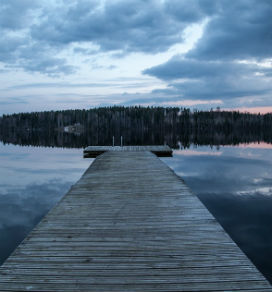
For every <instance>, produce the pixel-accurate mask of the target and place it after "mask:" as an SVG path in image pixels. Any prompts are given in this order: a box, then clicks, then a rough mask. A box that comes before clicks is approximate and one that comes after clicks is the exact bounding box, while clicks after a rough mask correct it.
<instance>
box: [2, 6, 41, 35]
mask: <svg viewBox="0 0 272 292" xmlns="http://www.w3.org/2000/svg"><path fill="white" fill-rule="evenodd" d="M40 3H41V1H32V0H8V1H6V0H0V28H1V29H5V30H18V29H25V28H26V26H27V25H30V24H31V16H32V12H33V10H35V9H38V8H39V7H40Z"/></svg>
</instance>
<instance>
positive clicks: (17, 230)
mask: <svg viewBox="0 0 272 292" xmlns="http://www.w3.org/2000/svg"><path fill="white" fill-rule="evenodd" d="M250 146H251V147H249V148H246V147H230V146H228V147H220V149H217V147H213V148H211V147H209V146H202V147H197V148H196V147H195V146H191V147H190V148H189V149H186V150H176V151H175V152H174V156H173V158H162V160H163V161H165V162H166V163H167V164H168V165H169V166H170V167H171V168H173V169H174V170H175V172H176V173H177V174H178V175H180V176H182V177H183V179H184V180H185V182H186V183H187V184H188V185H189V187H190V188H191V189H192V190H193V191H194V193H195V194H197V195H198V196H199V198H200V199H201V200H202V202H203V203H204V204H205V205H206V206H207V207H208V209H209V210H210V211H211V212H212V213H213V214H214V216H215V217H216V218H217V219H218V221H219V222H220V223H221V224H222V225H223V227H224V228H225V230H226V231H227V232H228V233H229V234H230V235H231V237H232V238H233V239H234V240H235V241H236V243H237V244H238V245H239V246H240V247H241V248H242V250H243V251H244V252H245V253H246V254H247V255H248V257H249V258H250V259H251V260H252V261H253V262H254V263H255V265H256V266H257V267H258V268H259V269H260V270H261V271H262V272H263V273H264V274H265V276H266V277H267V278H268V279H269V280H270V281H271V282H272V263H271V261H270V259H271V258H272V225H271V222H272V212H271V209H272V177H271V167H272V152H271V150H270V149H265V148H266V146H267V145H262V146H263V147H262V148H253V145H250ZM0 157H1V166H0V263H1V262H3V260H4V259H5V258H6V257H7V256H8V255H9V254H10V252H11V251H12V250H13V249H14V248H15V247H16V246H17V245H18V244H19V242H20V241H21V240H22V239H23V238H24V237H25V235H26V234H27V233H28V232H29V231H30V230H31V229H32V228H33V227H34V226H35V225H36V224H37V222H38V221H39V220H40V218H41V217H43V216H44V215H45V214H46V212H47V211H48V210H49V209H50V208H51V207H52V206H53V205H54V204H55V203H56V202H57V201H58V200H59V199H60V198H61V197H62V196H63V195H64V194H65V193H66V192H67V190H68V189H69V187H70V186H71V184H73V183H74V182H75V181H77V180H78V179H79V178H80V176H81V175H82V174H83V172H84V170H85V169H86V168H87V167H88V166H89V164H90V162H91V160H89V159H86V160H83V159H82V149H59V148H39V147H19V146H12V145H6V146H4V145H1V144H0Z"/></svg>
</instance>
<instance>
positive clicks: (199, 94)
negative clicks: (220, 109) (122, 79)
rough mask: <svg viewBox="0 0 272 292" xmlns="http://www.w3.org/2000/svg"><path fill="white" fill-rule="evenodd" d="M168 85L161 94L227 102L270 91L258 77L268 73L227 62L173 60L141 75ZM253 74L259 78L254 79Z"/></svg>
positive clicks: (269, 71) (248, 65)
mask: <svg viewBox="0 0 272 292" xmlns="http://www.w3.org/2000/svg"><path fill="white" fill-rule="evenodd" d="M143 73H144V74H148V75H151V76H154V77H157V78H160V79H162V80H165V81H168V82H169V85H168V86H169V88H168V89H166V90H161V93H163V92H165V93H168V94H172V95H177V94H180V95H181V96H183V97H186V98H192V99H231V98H241V97H244V96H250V95H257V94H258V95H263V94H265V93H267V92H270V91H271V86H270V82H268V81H265V80H263V76H262V75H267V76H268V75H269V74H271V73H272V69H268V68H264V67H260V66H257V65H253V64H245V63H236V62H230V61H202V60H195V59H186V58H182V57H180V56H176V57H174V58H172V59H170V60H169V61H168V62H166V63H164V64H161V65H158V66H155V67H152V68H150V69H147V70H145V71H144V72H143ZM256 73H259V74H262V75H261V76H256Z"/></svg>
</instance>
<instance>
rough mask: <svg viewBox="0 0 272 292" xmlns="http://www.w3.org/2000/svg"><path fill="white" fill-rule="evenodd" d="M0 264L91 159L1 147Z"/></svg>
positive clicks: (73, 153)
mask: <svg viewBox="0 0 272 292" xmlns="http://www.w3.org/2000/svg"><path fill="white" fill-rule="evenodd" d="M0 158H1V165H0V264H1V263H2V262H3V261H4V260H5V259H6V258H7V257H8V256H9V254H10V253H11V252H12V251H13V250H14V248H15V247H16V246H17V245H18V244H19V243H20V242H21V241H22V240H23V239H24V238H25V236H26V235H27V234H28V233H29V231H30V230H32V229H33V227H34V226H35V225H36V224H37V223H38V222H39V221H40V220H41V218H42V217H43V216H44V215H45V214H46V213H47V212H48V211H49V210H50V209H51V208H52V207H53V206H54V205H55V204H56V203H57V202H58V201H59V200H60V198H61V197H62V196H63V195H64V194H65V193H66V192H67V191H68V189H69V188H70V186H71V185H72V184H73V183H75V182H76V181H77V180H78V179H79V178H80V176H81V175H82V174H83V172H84V170H85V169H86V168H87V167H88V166H89V164H90V162H91V161H92V160H90V159H89V160H83V158H82V151H81V150H77V149H74V150H69V149H66V150H63V149H56V148H55V149H48V148H34V147H18V146H12V145H8V146H3V145H2V144H0Z"/></svg>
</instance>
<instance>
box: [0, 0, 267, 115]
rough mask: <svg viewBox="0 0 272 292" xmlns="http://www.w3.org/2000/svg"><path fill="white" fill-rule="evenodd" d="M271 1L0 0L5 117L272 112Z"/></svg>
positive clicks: (0, 105) (0, 99)
mask: <svg viewBox="0 0 272 292" xmlns="http://www.w3.org/2000/svg"><path fill="white" fill-rule="evenodd" d="M271 15H272V2H271V1H270V0H237V1H232V2H230V1H227V0H219V1H213V0H192V1H186V0H160V1H158V0H157V1H155V0H149V1H144V0H132V1H124V0H118V1H117V0H116V1H115V0H114V1H108V0H97V1H96V0H66V1H64V0H49V1H45V0H40V1H32V0H9V1H7V0H0V29H1V36H0V44H1V46H0V78H1V85H0V92H1V93H0V115H2V114H10V113H19V112H30V111H45V110H62V109H88V108H93V107H100V106H112V105H118V106H119V105H120V106H130V105H142V106H178V107H189V108H191V109H194V108H196V109H200V110H210V109H211V108H214V109H216V108H217V107H220V108H221V109H226V110H240V111H248V112H252V113H253V112H254V113H258V112H260V113H266V112H272V99H271V92H272V62H271V61H272V52H271V47H272V32H271V31H272V30H271V27H272V18H271Z"/></svg>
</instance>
